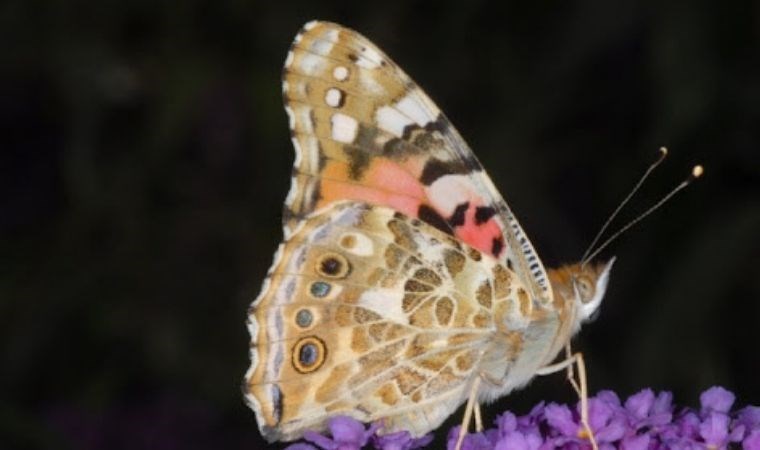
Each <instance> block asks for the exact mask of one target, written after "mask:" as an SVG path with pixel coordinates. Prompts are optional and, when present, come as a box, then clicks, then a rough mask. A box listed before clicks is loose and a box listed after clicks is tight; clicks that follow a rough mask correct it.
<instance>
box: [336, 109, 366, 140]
mask: <svg viewBox="0 0 760 450" xmlns="http://www.w3.org/2000/svg"><path fill="white" fill-rule="evenodd" d="M330 124H331V125H332V138H333V139H335V140H336V141H338V142H344V143H346V144H350V143H351V142H354V139H356V133H357V132H358V131H359V122H357V121H356V119H354V118H353V117H350V116H347V115H345V114H341V113H338V114H333V115H332V117H331V118H330Z"/></svg>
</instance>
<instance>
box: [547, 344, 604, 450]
mask: <svg viewBox="0 0 760 450" xmlns="http://www.w3.org/2000/svg"><path fill="white" fill-rule="evenodd" d="M565 352H567V354H568V356H567V358H566V359H565V360H564V361H560V362H558V363H555V364H551V365H548V366H544V367H543V368H541V369H539V370H538V371H536V374H537V375H549V374H552V373H555V372H559V371H560V370H563V369H567V376H568V379H569V380H570V383H571V384H572V385H573V389H575V391H576V392H577V393H578V396H579V397H580V400H581V424H582V425H583V428H584V429H583V430H582V431H581V432H579V437H581V438H586V439H588V440H589V441H590V442H591V447H592V448H593V449H594V450H599V446H598V445H597V443H596V438H595V437H594V432H593V431H592V430H591V425H590V424H589V421H588V385H587V383H586V363H585V362H584V361H583V354H582V353H580V352H578V353H572V352H571V349H570V345H569V344H568V345H567V346H566V347H565ZM574 365H575V366H577V367H578V382H577V383H576V381H575V376H574V375H575V373H574V371H573V366H574Z"/></svg>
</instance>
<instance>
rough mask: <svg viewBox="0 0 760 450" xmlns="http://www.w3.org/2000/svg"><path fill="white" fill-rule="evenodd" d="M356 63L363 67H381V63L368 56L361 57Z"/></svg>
mask: <svg viewBox="0 0 760 450" xmlns="http://www.w3.org/2000/svg"><path fill="white" fill-rule="evenodd" d="M356 65H357V66H359V67H361V68H363V69H377V68H378V67H380V63H379V62H377V61H372V60H370V59H367V58H359V59H358V60H357V61H356Z"/></svg>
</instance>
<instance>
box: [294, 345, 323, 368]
mask: <svg viewBox="0 0 760 450" xmlns="http://www.w3.org/2000/svg"><path fill="white" fill-rule="evenodd" d="M326 355H327V352H326V350H325V343H324V342H322V340H321V339H319V338H317V337H314V336H309V337H306V338H303V339H301V340H300V341H298V342H297V343H296V345H295V346H293V368H295V369H296V370H297V371H298V372H300V373H310V372H314V371H315V370H317V369H319V368H320V367H322V364H323V363H324V362H325V356H326Z"/></svg>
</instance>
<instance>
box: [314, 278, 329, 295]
mask: <svg viewBox="0 0 760 450" xmlns="http://www.w3.org/2000/svg"><path fill="white" fill-rule="evenodd" d="M330 288H331V286H330V284H329V283H325V282H324V281H315V282H314V283H312V284H311V295H313V296H314V297H318V298H322V297H325V296H327V294H329V293H330Z"/></svg>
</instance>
